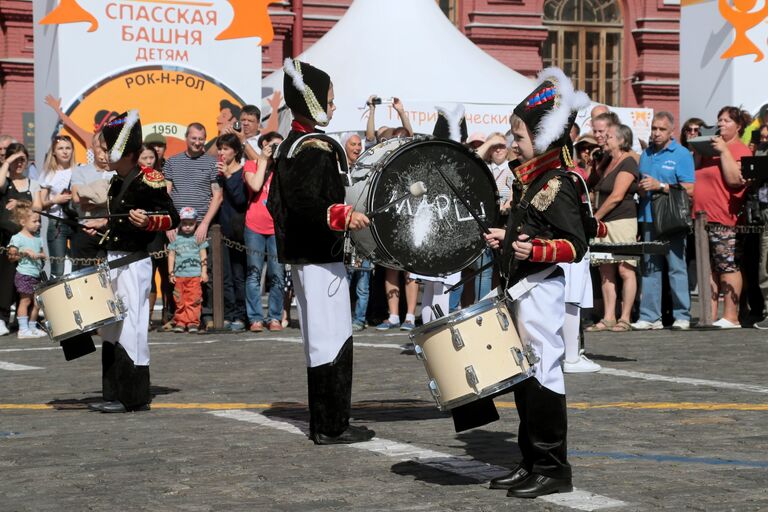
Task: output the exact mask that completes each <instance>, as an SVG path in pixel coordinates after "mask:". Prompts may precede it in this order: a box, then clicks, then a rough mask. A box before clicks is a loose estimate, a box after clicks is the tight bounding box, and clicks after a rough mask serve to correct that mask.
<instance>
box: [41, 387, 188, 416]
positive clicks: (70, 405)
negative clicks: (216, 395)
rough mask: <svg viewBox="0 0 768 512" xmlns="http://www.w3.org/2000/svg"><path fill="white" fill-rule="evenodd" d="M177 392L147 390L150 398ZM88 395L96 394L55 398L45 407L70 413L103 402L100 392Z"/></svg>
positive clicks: (161, 389)
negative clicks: (82, 396)
mask: <svg viewBox="0 0 768 512" xmlns="http://www.w3.org/2000/svg"><path fill="white" fill-rule="evenodd" d="M179 391H180V390H179V389H177V388H169V387H165V386H150V388H149V392H150V393H151V394H152V398H155V397H157V396H161V395H170V394H171V393H178V392H179ZM89 393H96V396H87V397H85V398H56V399H54V400H51V401H50V402H47V405H50V406H52V407H53V408H54V409H55V410H57V411H72V410H83V409H87V408H88V404H95V403H99V402H103V401H104V399H103V398H102V396H101V392H100V391H90V392H89Z"/></svg>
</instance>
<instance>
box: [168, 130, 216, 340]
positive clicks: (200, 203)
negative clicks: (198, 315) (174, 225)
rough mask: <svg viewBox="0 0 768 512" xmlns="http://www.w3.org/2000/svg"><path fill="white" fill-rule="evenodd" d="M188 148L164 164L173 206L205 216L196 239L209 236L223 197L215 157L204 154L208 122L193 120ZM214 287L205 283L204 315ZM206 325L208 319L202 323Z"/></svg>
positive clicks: (173, 235)
mask: <svg viewBox="0 0 768 512" xmlns="http://www.w3.org/2000/svg"><path fill="white" fill-rule="evenodd" d="M185 137H186V142H187V149H186V150H185V151H184V152H183V153H179V154H178V155H174V156H172V157H171V158H169V159H168V160H166V162H165V165H164V166H163V172H164V174H165V181H166V182H167V184H168V193H169V194H170V195H171V199H172V200H173V204H174V206H176V209H177V210H181V208H184V207H185V206H189V207H192V208H194V209H195V210H196V211H197V213H198V218H201V219H202V220H201V221H200V223H199V224H198V226H197V230H196V231H195V239H196V240H197V243H202V242H203V240H205V239H206V238H208V231H209V230H210V227H211V224H213V223H214V221H215V220H216V214H217V213H218V212H219V207H220V206H221V203H222V201H223V200H224V195H223V193H222V190H221V187H220V186H219V184H218V182H217V181H216V176H217V174H218V171H217V170H216V159H215V158H214V157H212V156H210V155H207V154H205V138H206V133H205V126H203V125H202V124H200V123H192V124H190V125H189V126H188V127H187V132H186V134H185ZM166 235H167V236H168V241H169V242H173V241H174V240H175V239H176V230H171V231H167V232H166ZM211 260H212V259H211V258H208V275H213V274H212V272H213V270H212V261H211ZM212 297H213V289H212V284H211V282H210V281H209V282H207V283H205V286H204V287H203V318H204V319H205V317H210V316H211V314H212V310H211V307H212V302H213V301H212ZM202 325H203V326H205V322H203V323H202Z"/></svg>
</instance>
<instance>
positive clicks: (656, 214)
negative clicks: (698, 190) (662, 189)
mask: <svg viewBox="0 0 768 512" xmlns="http://www.w3.org/2000/svg"><path fill="white" fill-rule="evenodd" d="M651 210H652V211H653V228H654V229H655V230H656V236H657V237H658V238H669V237H672V236H676V235H682V234H686V233H689V232H690V231H691V229H692V228H693V218H692V217H691V198H690V197H688V192H686V190H685V188H684V187H683V186H682V185H669V193H667V194H664V193H657V194H653V199H652V200H651Z"/></svg>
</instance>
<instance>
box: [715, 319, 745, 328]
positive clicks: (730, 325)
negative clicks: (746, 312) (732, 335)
mask: <svg viewBox="0 0 768 512" xmlns="http://www.w3.org/2000/svg"><path fill="white" fill-rule="evenodd" d="M712 326H713V327H719V328H721V329H741V324H734V323H733V322H731V321H730V320H726V319H725V318H721V319H720V320H718V321H717V322H715V323H713V324H712Z"/></svg>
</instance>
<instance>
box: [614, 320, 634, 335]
mask: <svg viewBox="0 0 768 512" xmlns="http://www.w3.org/2000/svg"><path fill="white" fill-rule="evenodd" d="M631 330H632V326H631V325H629V322H625V321H624V320H619V321H618V322H616V325H614V326H613V327H611V331H613V332H629V331H631Z"/></svg>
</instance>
